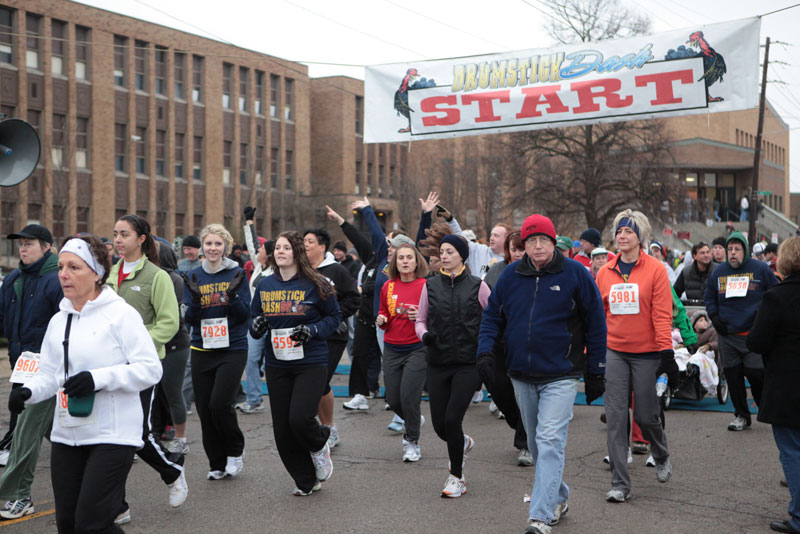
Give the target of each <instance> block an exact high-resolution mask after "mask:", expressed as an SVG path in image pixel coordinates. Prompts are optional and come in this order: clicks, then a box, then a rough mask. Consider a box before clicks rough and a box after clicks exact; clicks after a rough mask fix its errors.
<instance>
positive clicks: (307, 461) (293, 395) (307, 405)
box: [265, 365, 331, 492]
mask: <svg viewBox="0 0 800 534" xmlns="http://www.w3.org/2000/svg"><path fill="white" fill-rule="evenodd" d="M265 371H266V372H265V374H266V377H267V388H269V407H270V411H271V412H272V431H273V433H274V435H275V445H276V446H277V447H278V454H279V455H280V457H281V461H282V462H283V466H284V467H285V468H286V470H287V471H288V472H289V475H290V476H291V477H292V478H293V479H294V482H295V484H297V487H298V488H299V489H301V490H303V491H305V492H309V491H311V488H312V487H313V486H314V484H315V483H316V481H317V476H316V474H315V471H314V463H313V462H312V461H311V456H310V455H309V452H316V451H318V450H320V449H322V447H324V446H325V443H326V442H327V441H328V436H329V435H330V433H331V431H330V428H328V427H325V426H322V425H320V424H319V421H317V418H316V415H317V409H318V408H319V401H320V399H321V398H322V394H323V391H325V384H326V383H327V368H325V367H324V366H321V365H320V366H308V365H304V366H301V365H298V366H294V367H270V366H267V367H266V370H265Z"/></svg>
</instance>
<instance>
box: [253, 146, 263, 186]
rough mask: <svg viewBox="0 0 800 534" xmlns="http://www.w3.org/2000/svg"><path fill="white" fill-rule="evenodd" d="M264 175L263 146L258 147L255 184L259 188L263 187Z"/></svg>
mask: <svg viewBox="0 0 800 534" xmlns="http://www.w3.org/2000/svg"><path fill="white" fill-rule="evenodd" d="M263 173H264V147H263V146H261V145H257V146H256V167H255V175H254V182H255V184H256V185H258V186H260V185H262V176H263Z"/></svg>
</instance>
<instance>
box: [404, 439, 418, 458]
mask: <svg viewBox="0 0 800 534" xmlns="http://www.w3.org/2000/svg"><path fill="white" fill-rule="evenodd" d="M404 441H405V440H404ZM420 456H421V455H420V451H419V445H418V444H416V443H409V442H408V441H406V442H405V444H404V447H403V461H404V462H417V461H419V458H420Z"/></svg>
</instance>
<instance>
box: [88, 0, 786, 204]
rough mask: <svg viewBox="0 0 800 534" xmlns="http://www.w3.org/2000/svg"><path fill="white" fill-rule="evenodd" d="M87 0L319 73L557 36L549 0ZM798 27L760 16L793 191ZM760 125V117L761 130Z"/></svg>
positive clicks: (747, 10)
mask: <svg viewBox="0 0 800 534" xmlns="http://www.w3.org/2000/svg"><path fill="white" fill-rule="evenodd" d="M621 1H622V2H623V4H624V5H627V6H632V7H635V8H636V9H638V10H639V11H640V12H642V13H644V14H646V15H648V16H649V17H650V19H651V20H652V22H653V31H655V32H659V31H666V30H671V29H680V28H686V29H687V30H692V29H693V28H692V27H693V26H697V25H700V24H708V23H713V22H722V21H725V20H732V19H738V18H745V17H752V16H755V15H761V14H765V13H767V12H770V11H773V10H776V9H780V8H783V7H787V6H790V5H793V4H795V3H797V1H796V0H761V1H760V2H752V1H744V0H702V1H697V0H638V1H637V2H635V3H634V2H627V1H626V0H621ZM81 3H84V4H89V5H93V6H96V7H100V8H103V9H107V10H110V11H115V12H118V13H122V14H125V15H129V16H132V17H136V18H139V19H144V20H147V21H150V22H154V23H157V24H162V25H164V26H169V27H172V28H176V29H179V30H183V31H187V32H190V33H194V34H197V35H202V36H205V37H209V38H212V39H217V40H220V41H224V42H229V43H232V44H235V45H238V46H242V47H244V48H249V49H252V50H257V51H259V52H263V53H266V54H270V55H273V56H278V57H281V58H284V59H289V60H292V61H297V62H301V63H307V64H308V65H309V74H310V75H311V76H312V77H318V76H332V75H346V76H352V77H354V78H359V79H364V66H365V65H374V64H380V63H398V62H410V61H416V60H420V59H440V58H449V57H458V56H471V55H478V54H486V53H492V52H499V51H508V50H524V49H528V48H537V47H546V46H549V45H551V44H552V42H551V41H550V39H549V37H548V36H547V35H546V34H545V32H544V31H543V21H544V20H545V18H546V17H545V15H544V14H543V12H542V11H540V10H543V8H544V7H545V5H546V4H545V0H493V1H492V2H487V1H486V0H436V1H432V0H339V1H337V2H331V1H330V0H261V1H257V0H226V1H225V2H219V1H218V0H214V1H212V0H170V1H169V2H163V1H161V2H159V1H156V0H83V1H82V2H81ZM798 28H800V7H797V8H794V9H790V10H787V11H783V12H781V13H777V14H774V15H768V16H765V17H764V18H763V19H762V23H761V41H762V43H763V42H764V40H765V39H766V37H767V36H769V37H770V38H771V39H772V41H773V43H774V42H775V41H781V42H784V43H787V44H786V45H777V46H773V47H772V48H771V49H770V67H771V68H770V71H769V76H768V78H769V83H768V85H767V98H768V99H769V100H770V102H772V103H773V105H774V106H775V107H776V108H777V110H778V112H779V113H780V114H781V117H782V118H783V120H784V121H785V122H786V123H787V124H789V127H790V128H793V130H792V139H791V152H790V159H791V163H794V165H792V168H791V174H792V177H791V179H792V191H794V192H800V59H798V58H800V39H798V38H797V32H798ZM164 44H168V43H164ZM712 46H713V43H712ZM773 62H776V63H775V64H773ZM777 62H784V63H787V64H786V65H781V64H778V63H777ZM325 63H330V64H331V65H325ZM759 79H760V75H759ZM726 81H728V80H726ZM772 82H776V83H775V84H772ZM781 82H782V83H781ZM755 128H756V125H755V124H754V125H753V131H754V132H755Z"/></svg>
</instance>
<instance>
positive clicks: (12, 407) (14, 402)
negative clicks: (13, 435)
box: [8, 387, 31, 415]
mask: <svg viewBox="0 0 800 534" xmlns="http://www.w3.org/2000/svg"><path fill="white" fill-rule="evenodd" d="M30 398H31V390H30V389H28V388H26V387H21V388H14V389H12V390H11V395H9V396H8V411H9V412H11V413H14V414H17V415H19V414H21V413H22V410H24V409H25V401H26V400H28V399H30Z"/></svg>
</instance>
